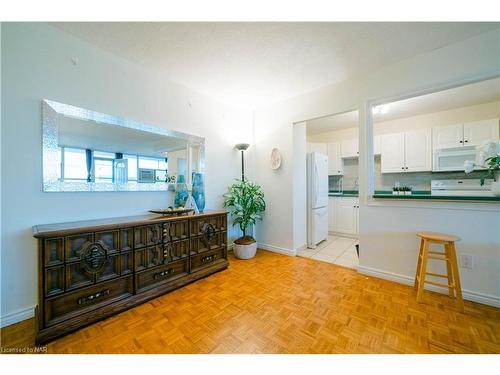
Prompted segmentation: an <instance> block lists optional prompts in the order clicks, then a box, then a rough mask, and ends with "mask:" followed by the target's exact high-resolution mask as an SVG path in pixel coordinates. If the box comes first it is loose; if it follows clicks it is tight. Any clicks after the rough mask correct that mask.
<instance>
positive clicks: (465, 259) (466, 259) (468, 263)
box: [460, 254, 474, 269]
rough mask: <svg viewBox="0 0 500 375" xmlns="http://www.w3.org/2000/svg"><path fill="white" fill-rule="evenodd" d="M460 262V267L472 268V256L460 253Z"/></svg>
mask: <svg viewBox="0 0 500 375" xmlns="http://www.w3.org/2000/svg"><path fill="white" fill-rule="evenodd" d="M460 264H461V266H462V268H469V269H472V268H474V257H473V256H472V255H468V254H462V255H461V256H460Z"/></svg>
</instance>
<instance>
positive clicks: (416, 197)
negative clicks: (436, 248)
mask: <svg viewBox="0 0 500 375" xmlns="http://www.w3.org/2000/svg"><path fill="white" fill-rule="evenodd" d="M372 197H373V198H380V199H406V200H433V201H455V202H471V201H472V202H474V201H475V202H500V197H476V196H455V195H431V193H430V192H425V193H424V192H417V193H416V194H411V195H394V194H392V193H390V192H384V193H377V192H376V193H375V194H374V195H373V196H372Z"/></svg>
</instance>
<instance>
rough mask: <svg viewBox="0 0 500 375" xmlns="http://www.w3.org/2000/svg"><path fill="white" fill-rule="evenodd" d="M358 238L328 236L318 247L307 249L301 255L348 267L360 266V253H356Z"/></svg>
mask: <svg viewBox="0 0 500 375" xmlns="http://www.w3.org/2000/svg"><path fill="white" fill-rule="evenodd" d="M357 243H358V240H357V239H356V238H348V237H340V236H328V239H327V240H326V241H323V242H321V243H320V244H319V245H318V247H316V249H305V250H302V251H301V252H300V253H299V256H302V257H306V258H311V259H317V260H321V261H323V262H328V263H333V264H338V265H340V266H344V267H348V268H357V267H358V254H357V253H356V246H355V245H356V244H357Z"/></svg>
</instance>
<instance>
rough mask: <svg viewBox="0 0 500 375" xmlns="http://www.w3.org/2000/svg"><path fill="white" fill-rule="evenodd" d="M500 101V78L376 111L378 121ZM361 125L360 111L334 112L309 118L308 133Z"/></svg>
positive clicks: (392, 104)
mask: <svg viewBox="0 0 500 375" xmlns="http://www.w3.org/2000/svg"><path fill="white" fill-rule="evenodd" d="M493 101H500V78H495V79H490V80H487V81H482V82H477V83H474V84H470V85H465V86H460V87H456V88H453V89H449V90H444V91H440V92H435V93H432V94H428V95H422V96H418V97H415V98H410V99H405V100H400V101H397V102H392V103H388V111H387V113H385V114H380V113H378V114H374V116H373V120H374V124H375V125H377V123H379V122H383V121H390V120H396V119H398V118H404V117H411V116H417V115H423V114H426V113H433V112H440V111H446V110H449V109H453V108H460V107H466V106H471V105H476V104H482V103H490V102H493ZM357 126H358V111H352V112H346V113H341V114H334V115H331V116H326V117H322V118H318V119H314V120H309V121H307V127H306V129H307V135H315V134H321V133H327V132H330V131H334V130H340V129H347V128H352V127H357Z"/></svg>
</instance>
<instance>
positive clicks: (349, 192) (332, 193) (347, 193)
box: [328, 190, 359, 197]
mask: <svg viewBox="0 0 500 375" xmlns="http://www.w3.org/2000/svg"><path fill="white" fill-rule="evenodd" d="M328 196H329V197H358V196H359V193H358V192H357V191H356V190H344V191H343V192H342V194H338V193H336V192H335V191H334V190H333V191H329V192H328Z"/></svg>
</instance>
